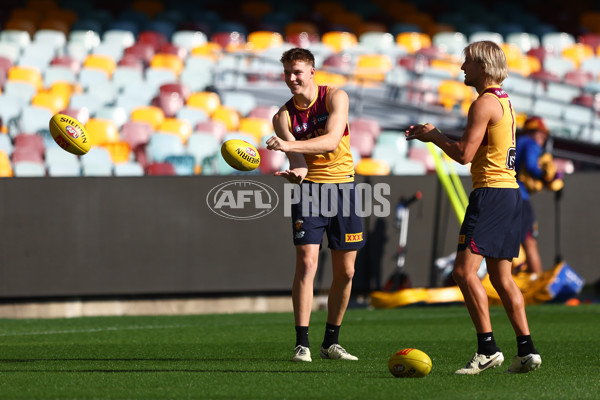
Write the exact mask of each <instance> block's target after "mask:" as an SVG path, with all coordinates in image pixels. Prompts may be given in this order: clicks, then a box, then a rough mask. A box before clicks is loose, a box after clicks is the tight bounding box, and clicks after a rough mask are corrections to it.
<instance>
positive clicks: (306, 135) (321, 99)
mask: <svg viewBox="0 0 600 400" xmlns="http://www.w3.org/2000/svg"><path fill="white" fill-rule="evenodd" d="M328 91H329V87H328V86H318V87H317V92H316V94H315V98H314V99H313V101H312V102H311V103H310V105H309V106H308V107H306V108H303V107H300V106H298V105H297V104H296V103H295V102H294V98H293V97H292V98H291V99H290V100H289V101H288V102H287V103H285V105H284V107H285V110H286V111H287V114H288V124H289V128H290V132H292V135H294V137H295V138H296V140H307V139H310V138H313V137H315V136H320V135H323V134H324V133H325V124H326V123H327V118H328V117H329V110H328V109H327V93H328ZM304 159H305V160H306V165H307V167H308V174H307V175H306V180H307V181H311V182H315V183H346V182H353V181H354V161H353V160H352V153H351V152H350V129H349V126H348V122H346V128H345V129H344V134H343V136H342V140H341V141H340V144H339V145H338V147H337V148H336V149H335V150H334V151H332V152H328V153H324V154H304Z"/></svg>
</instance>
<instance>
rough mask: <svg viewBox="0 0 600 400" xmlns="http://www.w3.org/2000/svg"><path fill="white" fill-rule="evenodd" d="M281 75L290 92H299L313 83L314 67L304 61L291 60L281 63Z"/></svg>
mask: <svg viewBox="0 0 600 400" xmlns="http://www.w3.org/2000/svg"><path fill="white" fill-rule="evenodd" d="M283 75H284V79H285V83H286V85H287V86H288V87H289V88H290V90H291V92H292V94H296V93H301V92H302V91H303V90H305V88H306V87H309V86H311V85H313V77H314V75H315V68H314V67H313V66H312V65H310V64H307V63H306V62H304V61H292V62H289V63H285V64H284V65H283Z"/></svg>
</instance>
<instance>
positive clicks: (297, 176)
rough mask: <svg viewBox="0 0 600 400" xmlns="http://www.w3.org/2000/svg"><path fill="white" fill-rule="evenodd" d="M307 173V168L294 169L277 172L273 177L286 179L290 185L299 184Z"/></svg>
mask: <svg viewBox="0 0 600 400" xmlns="http://www.w3.org/2000/svg"><path fill="white" fill-rule="evenodd" d="M307 173H308V168H294V169H286V170H285V171H277V172H275V173H274V174H273V175H275V176H281V177H283V178H285V179H287V180H288V181H289V182H290V183H297V184H301V183H302V181H303V180H304V178H305V177H306V174H307Z"/></svg>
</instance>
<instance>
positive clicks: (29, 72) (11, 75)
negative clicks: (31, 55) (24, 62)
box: [8, 66, 44, 90]
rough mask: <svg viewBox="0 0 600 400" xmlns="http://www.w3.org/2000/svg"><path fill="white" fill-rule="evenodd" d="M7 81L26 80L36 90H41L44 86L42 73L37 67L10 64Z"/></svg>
mask: <svg viewBox="0 0 600 400" xmlns="http://www.w3.org/2000/svg"><path fill="white" fill-rule="evenodd" d="M8 80H9V81H19V82H27V83H29V84H31V85H33V87H35V88H36V89H37V90H41V89H42V88H43V87H44V82H43V80H42V74H41V72H40V71H39V70H38V69H37V68H33V67H21V66H12V67H10V69H9V70H8Z"/></svg>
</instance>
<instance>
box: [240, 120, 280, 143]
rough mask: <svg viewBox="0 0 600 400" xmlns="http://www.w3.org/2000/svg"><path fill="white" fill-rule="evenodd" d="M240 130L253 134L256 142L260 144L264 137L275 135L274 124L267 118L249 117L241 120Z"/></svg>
mask: <svg viewBox="0 0 600 400" xmlns="http://www.w3.org/2000/svg"><path fill="white" fill-rule="evenodd" d="M238 130H239V131H240V132H246V133H249V134H251V135H252V136H254V138H255V139H256V142H257V143H260V141H261V139H262V138H263V137H264V136H267V135H271V134H272V133H273V124H272V123H271V121H269V120H268V119H265V118H256V117H247V118H242V119H241V120H240V126H239V128H238Z"/></svg>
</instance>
